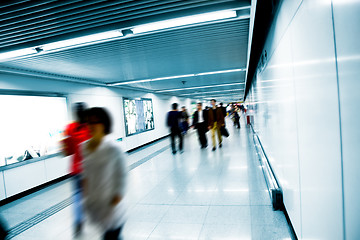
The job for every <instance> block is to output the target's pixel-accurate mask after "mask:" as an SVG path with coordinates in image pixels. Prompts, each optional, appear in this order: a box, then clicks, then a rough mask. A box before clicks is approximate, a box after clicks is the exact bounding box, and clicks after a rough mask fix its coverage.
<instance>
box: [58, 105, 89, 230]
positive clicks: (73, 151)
mask: <svg viewBox="0 0 360 240" xmlns="http://www.w3.org/2000/svg"><path fill="white" fill-rule="evenodd" d="M73 110H74V115H75V118H76V121H75V122H73V123H70V124H69V125H68V126H67V127H66V129H65V136H66V138H65V139H64V141H63V143H64V154H65V155H66V156H68V155H72V156H71V169H70V174H71V175H72V179H73V181H72V182H73V191H74V215H75V221H74V235H75V236H79V235H80V234H81V231H82V226H83V222H84V214H83V207H82V186H81V174H82V159H83V158H82V155H81V152H80V144H81V143H82V142H84V141H86V140H88V139H89V138H90V137H91V136H90V131H89V129H88V128H87V124H86V116H85V111H86V105H85V103H83V102H78V103H75V104H74V105H73Z"/></svg>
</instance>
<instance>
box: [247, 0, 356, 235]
mask: <svg viewBox="0 0 360 240" xmlns="http://www.w3.org/2000/svg"><path fill="white" fill-rule="evenodd" d="M332 2H333V3H334V4H333V6H334V8H332ZM350 9H351V10H350ZM359 12H360V1H358V0H333V1H332V0H302V1H301V0H296V1H290V0H284V1H283V2H282V5H281V6H280V10H279V12H278V13H277V16H276V17H275V20H274V23H273V25H272V27H271V29H270V33H269V36H268V38H267V40H266V44H265V48H264V50H266V51H267V53H268V59H267V63H266V64H265V66H259V67H258V71H257V75H256V77H255V78H256V79H255V81H254V83H253V86H252V89H251V90H250V94H249V96H248V97H247V103H248V104H251V107H252V108H253V109H254V114H255V123H254V128H255V130H256V131H257V133H258V135H259V137H260V139H261V141H262V143H263V145H264V148H265V151H266V153H267V155H268V156H269V158H270V162H271V164H272V166H273V167H274V170H275V173H276V175H277V177H278V178H279V180H280V184H281V186H282V187H283V190H284V204H285V207H286V209H287V211H288V213H289V216H290V220H291V222H292V224H293V226H294V228H295V232H296V234H297V236H298V238H299V239H345V237H344V236H346V239H358V238H360V231H359V228H358V223H359V221H360V214H359V213H360V194H358V191H357V190H358V183H359V182H360V177H359V172H360V163H359V161H358V156H359V150H358V146H360V128H359V126H358V122H359V121H358V119H359V113H358V111H356V110H355V109H357V105H356V103H358V102H359V98H360V95H359V89H360V86H359V85H360V82H359V81H358V76H359V74H360V72H359V71H360V69H359V66H360V64H359V63H360V57H359V56H360V45H359V43H358V37H359V36H360V28H359V27H358V24H357V23H359V22H360V17H359V16H360V15H359ZM333 19H334V20H333ZM333 24H334V25H333ZM334 27H335V31H334ZM334 36H335V38H334ZM334 39H336V41H335V40H334ZM336 50H337V51H336ZM336 53H337V55H336ZM336 56H337V57H338V58H337V59H336ZM337 64H338V71H337ZM340 124H341V127H340ZM343 167H344V171H342V168H343ZM343 179H344V181H343ZM343 186H344V187H343ZM343 191H344V196H345V198H343ZM344 199H345V202H344ZM343 206H345V212H344V211H343ZM344 215H345V230H346V234H344V231H345V230H344Z"/></svg>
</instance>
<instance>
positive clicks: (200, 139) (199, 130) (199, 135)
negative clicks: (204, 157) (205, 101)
mask: <svg viewBox="0 0 360 240" xmlns="http://www.w3.org/2000/svg"><path fill="white" fill-rule="evenodd" d="M196 130H197V134H198V138H199V142H200V146H201V147H203V139H202V135H201V126H200V125H198V127H197V129H196Z"/></svg>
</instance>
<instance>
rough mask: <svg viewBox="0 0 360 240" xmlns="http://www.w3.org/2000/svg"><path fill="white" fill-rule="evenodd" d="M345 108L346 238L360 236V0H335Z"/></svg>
mask: <svg viewBox="0 0 360 240" xmlns="http://www.w3.org/2000/svg"><path fill="white" fill-rule="evenodd" d="M333 8H334V9H333V12H334V26H335V36H336V49H337V60H338V76H339V95H340V111H341V130H342V149H343V171H344V203H345V204H344V205H345V235H346V239H360V228H359V223H360V193H359V183H360V161H359V156H360V149H359V146H360V125H359V122H360V121H359V119H360V112H359V102H360V67H359V66H360V44H359V39H360V26H359V24H360V1H359V0H347V1H344V0H333Z"/></svg>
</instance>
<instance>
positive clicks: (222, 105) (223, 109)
mask: <svg viewBox="0 0 360 240" xmlns="http://www.w3.org/2000/svg"><path fill="white" fill-rule="evenodd" d="M219 105H220V107H219V108H220V109H221V111H222V113H223V116H224V117H226V115H227V113H226V107H224V104H223V103H222V102H221V103H220V104H219Z"/></svg>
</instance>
